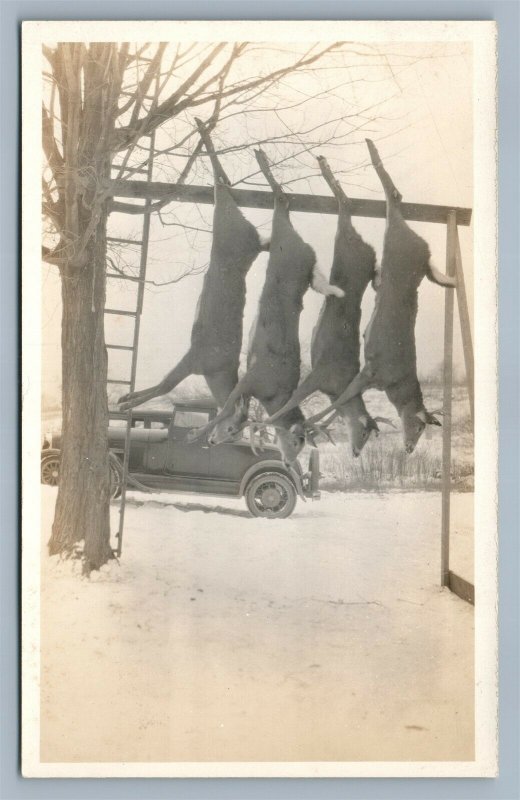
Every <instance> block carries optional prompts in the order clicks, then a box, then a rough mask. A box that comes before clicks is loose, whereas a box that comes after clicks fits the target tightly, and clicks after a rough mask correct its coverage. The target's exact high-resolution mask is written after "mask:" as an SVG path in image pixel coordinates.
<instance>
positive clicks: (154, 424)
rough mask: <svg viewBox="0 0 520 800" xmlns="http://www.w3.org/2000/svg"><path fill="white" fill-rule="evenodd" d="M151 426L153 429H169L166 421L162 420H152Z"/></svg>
mask: <svg viewBox="0 0 520 800" xmlns="http://www.w3.org/2000/svg"><path fill="white" fill-rule="evenodd" d="M150 426H151V427H152V428H159V429H163V430H164V428H167V427H168V423H167V422H165V421H164V420H162V419H161V420H159V419H153V420H152V422H151V424H150Z"/></svg>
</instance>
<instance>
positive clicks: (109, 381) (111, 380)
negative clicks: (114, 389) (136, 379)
mask: <svg viewBox="0 0 520 800" xmlns="http://www.w3.org/2000/svg"><path fill="white" fill-rule="evenodd" d="M107 383H124V384H125V386H131V385H132V381H115V380H113V378H107Z"/></svg>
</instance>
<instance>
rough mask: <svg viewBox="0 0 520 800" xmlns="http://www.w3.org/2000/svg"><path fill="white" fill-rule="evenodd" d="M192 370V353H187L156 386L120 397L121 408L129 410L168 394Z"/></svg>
mask: <svg viewBox="0 0 520 800" xmlns="http://www.w3.org/2000/svg"><path fill="white" fill-rule="evenodd" d="M192 372H193V369H192V359H191V354H190V353H187V354H186V355H185V356H184V358H182V359H181V360H180V361H179V363H178V364H177V366H176V367H174V368H173V369H172V371H171V372H169V373H168V374H167V375H166V376H165V377H164V378H163V379H162V381H161V382H160V383H158V384H157V385H156V386H151V387H150V388H148V389H141V390H140V391H138V392H129V394H125V395H123V396H122V397H120V398H119V400H118V405H119V408H120V410H121V411H129V410H130V409H131V408H134V407H135V406H139V405H141V403H146V401H147V400H152V399H153V398H154V397H160V396H161V395H163V394H168V392H171V390H172V389H175V387H176V386H177V385H178V384H179V383H180V382H181V381H183V380H184V379H185V378H187V377H188V375H191V374H192Z"/></svg>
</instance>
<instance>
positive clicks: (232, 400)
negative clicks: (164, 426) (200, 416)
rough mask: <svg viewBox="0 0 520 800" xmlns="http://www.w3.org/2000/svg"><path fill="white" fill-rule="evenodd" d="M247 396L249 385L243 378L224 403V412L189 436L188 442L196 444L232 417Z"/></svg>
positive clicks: (220, 412)
mask: <svg viewBox="0 0 520 800" xmlns="http://www.w3.org/2000/svg"><path fill="white" fill-rule="evenodd" d="M246 394H248V392H247V383H246V381H245V380H244V378H242V380H241V381H239V382H238V383H237V385H236V386H235V388H234V389H233V391H232V392H231V394H230V395H229V397H228V399H227V400H226V402H225V403H224V406H223V408H222V411H219V413H218V414H217V416H216V417H214V418H213V419H212V420H210V421H209V422H208V424H207V425H204V426H203V427H202V428H196V429H195V430H194V431H193V432H192V433H191V434H189V436H188V441H190V442H194V441H196V439H200V438H202V436H204V435H205V434H207V433H209V432H210V431H212V430H213V428H214V427H215V425H217V423H219V422H220V421H221V420H223V419H226V418H227V417H231V416H232V415H233V413H234V411H235V406H237V405H238V402H239V401H240V400H241V399H242V397H243V395H246Z"/></svg>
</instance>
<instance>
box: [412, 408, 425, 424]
mask: <svg viewBox="0 0 520 800" xmlns="http://www.w3.org/2000/svg"><path fill="white" fill-rule="evenodd" d="M427 413H428V412H427V411H426V410H425V409H424V408H423V409H421V411H418V412H417V414H416V415H415V416H416V417H417V419H420V420H421V422H424V424H425V425H426V423H427V422H428V419H427V417H426V415H427Z"/></svg>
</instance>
